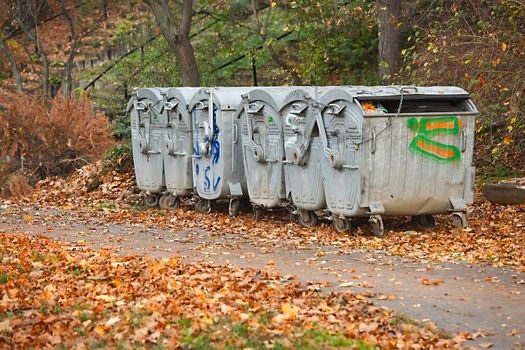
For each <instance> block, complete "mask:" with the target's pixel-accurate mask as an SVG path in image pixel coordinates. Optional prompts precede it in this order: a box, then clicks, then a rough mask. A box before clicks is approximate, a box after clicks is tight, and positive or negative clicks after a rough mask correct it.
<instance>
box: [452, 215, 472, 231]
mask: <svg viewBox="0 0 525 350" xmlns="http://www.w3.org/2000/svg"><path fill="white" fill-rule="evenodd" d="M452 225H454V227H455V228H466V227H468V220H467V216H466V215H465V213H460V212H458V213H453V214H452Z"/></svg>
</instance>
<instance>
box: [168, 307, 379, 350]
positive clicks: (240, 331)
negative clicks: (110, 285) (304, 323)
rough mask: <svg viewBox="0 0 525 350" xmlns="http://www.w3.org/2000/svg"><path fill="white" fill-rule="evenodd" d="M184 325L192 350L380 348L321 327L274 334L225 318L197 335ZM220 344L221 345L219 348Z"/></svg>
mask: <svg viewBox="0 0 525 350" xmlns="http://www.w3.org/2000/svg"><path fill="white" fill-rule="evenodd" d="M255 317H256V318H257V320H265V319H267V318H270V317H271V315H270V314H269V313H264V314H261V315H255ZM177 324H179V325H180V326H181V328H182V329H181V331H180V332H181V336H180V338H179V339H180V342H181V344H182V346H183V347H184V348H191V349H200V350H204V349H216V348H219V347H220V348H224V349H232V350H233V349H239V348H251V349H266V348H269V347H271V348H273V349H303V350H314V349H323V348H330V349H333V348H335V349H338V348H340V349H348V348H351V349H360V350H377V349H379V348H378V347H376V346H372V345H369V344H366V343H364V342H362V341H360V340H354V339H348V338H347V337H345V336H344V335H343V334H341V333H330V332H328V331H327V330H324V329H321V328H314V329H308V330H305V329H302V328H296V329H295V330H294V331H293V333H285V334H282V335H273V334H269V333H267V332H261V331H259V330H257V329H252V328H251V327H250V325H249V323H248V322H237V321H232V320H231V319H229V318H226V319H222V320H220V321H219V322H216V323H214V324H212V325H211V326H210V328H209V329H207V330H206V331H202V332H199V333H196V332H195V331H194V330H193V329H192V328H191V321H190V320H186V319H181V320H180V321H179V322H177ZM219 345H220V346H219Z"/></svg>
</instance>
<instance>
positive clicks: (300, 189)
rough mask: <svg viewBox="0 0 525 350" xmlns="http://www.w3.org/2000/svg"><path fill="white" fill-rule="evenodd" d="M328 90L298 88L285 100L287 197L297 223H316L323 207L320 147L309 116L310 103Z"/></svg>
mask: <svg viewBox="0 0 525 350" xmlns="http://www.w3.org/2000/svg"><path fill="white" fill-rule="evenodd" d="M330 89H331V88H328V87H323V88H316V87H298V88H295V89H294V90H293V91H291V92H290V93H289V94H288V95H287V96H286V97H285V99H284V101H283V104H282V107H281V110H280V113H281V118H282V122H283V136H284V152H285V164H284V174H285V184H286V198H287V199H288V200H289V201H290V202H291V203H292V204H293V206H295V207H296V208H297V213H298V215H299V222H300V223H301V224H302V225H305V226H312V225H315V224H316V223H317V215H316V214H315V211H316V210H321V209H324V208H326V201H325V193H324V187H323V181H322V169H321V159H322V157H323V149H324V147H323V145H322V142H321V139H320V137H319V131H318V129H317V124H316V119H315V116H314V115H313V114H311V113H308V110H309V107H310V106H311V102H312V101H317V100H318V99H319V98H320V96H322V95H323V94H324V93H325V92H327V91H329V90H330Z"/></svg>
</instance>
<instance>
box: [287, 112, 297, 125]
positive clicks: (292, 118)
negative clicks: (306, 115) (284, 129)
mask: <svg viewBox="0 0 525 350" xmlns="http://www.w3.org/2000/svg"><path fill="white" fill-rule="evenodd" d="M295 119H297V115H295V114H288V116H287V117H286V126H293V125H294V123H295Z"/></svg>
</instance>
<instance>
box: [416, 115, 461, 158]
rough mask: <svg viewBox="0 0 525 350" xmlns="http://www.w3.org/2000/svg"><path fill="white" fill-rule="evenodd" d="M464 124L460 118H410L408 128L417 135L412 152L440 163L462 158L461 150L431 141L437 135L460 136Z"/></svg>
mask: <svg viewBox="0 0 525 350" xmlns="http://www.w3.org/2000/svg"><path fill="white" fill-rule="evenodd" d="M462 127H463V122H462V120H461V119H459V118H458V117H441V118H419V119H418V118H409V119H408V120H407V128H408V129H409V130H411V131H413V132H415V133H416V136H415V137H414V139H413V140H412V142H411V143H410V150H411V151H413V152H415V153H417V154H420V155H423V156H425V157H429V158H432V159H435V160H439V161H445V162H451V161H455V160H458V159H460V158H461V152H460V150H459V148H457V147H456V146H453V145H447V144H444V143H441V142H438V141H434V140H432V139H431V137H433V136H437V135H458V134H459V132H460V130H461V128H462Z"/></svg>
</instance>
